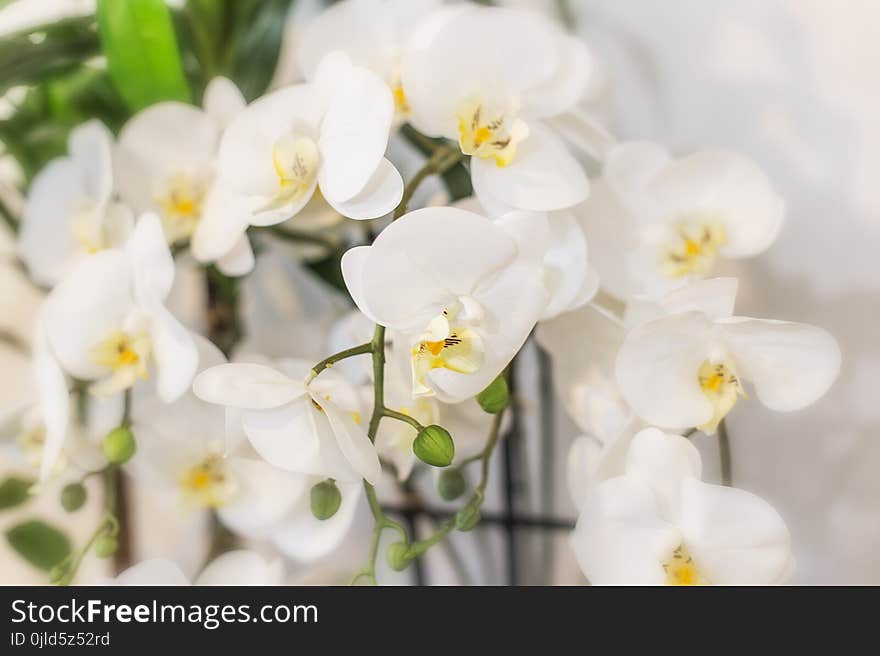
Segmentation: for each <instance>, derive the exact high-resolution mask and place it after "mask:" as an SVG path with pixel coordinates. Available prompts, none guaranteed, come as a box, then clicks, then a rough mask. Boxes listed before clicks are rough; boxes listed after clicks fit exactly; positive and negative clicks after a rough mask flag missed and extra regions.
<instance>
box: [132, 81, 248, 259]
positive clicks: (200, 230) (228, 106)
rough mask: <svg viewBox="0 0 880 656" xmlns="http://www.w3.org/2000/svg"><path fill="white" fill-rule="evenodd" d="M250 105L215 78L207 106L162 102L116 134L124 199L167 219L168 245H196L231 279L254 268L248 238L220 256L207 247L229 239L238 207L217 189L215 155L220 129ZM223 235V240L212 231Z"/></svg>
mask: <svg viewBox="0 0 880 656" xmlns="http://www.w3.org/2000/svg"><path fill="white" fill-rule="evenodd" d="M244 107H245V100H244V97H243V96H242V95H241V92H240V91H239V90H238V88H237V87H236V86H235V85H234V84H233V83H232V82H231V81H229V80H228V79H226V78H222V77H218V78H214V79H213V80H211V82H210V83H209V84H208V86H207V88H206V89H205V96H204V108H199V107H195V106H193V105H188V104H185V103H180V102H170V101H169V102H160V103H157V104H155V105H151V106H150V107H147V108H146V109H144V110H142V111H140V112H138V113H137V114H135V115H134V116H133V117H132V118H131V119H130V120H129V121H128V122H127V123H126V124H125V125H124V126H123V128H122V130H121V131H120V133H119V143H118V146H117V158H116V176H117V179H118V185H119V192H120V194H121V196H122V197H123V198H124V199H125V200H126V202H128V203H129V204H130V205H131V206H132V207H133V208H134V209H135V210H137V211H138V212H147V211H149V212H154V213H156V214H158V215H159V216H160V217H161V219H162V225H163V228H164V231H165V236H166V238H167V240H168V243H169V244H174V243H179V242H183V241H187V240H189V239H192V252H193V255H195V257H196V259H198V260H199V261H201V262H213V261H217V264H218V267H219V268H220V269H221V271H223V272H224V273H227V274H228V275H242V274H244V273H247V272H248V271H249V270H250V269H251V268H252V267H253V259H254V258H253V252H252V251H251V247H250V243H249V242H248V241H247V238H246V237H244V235H242V234H239V235H238V239H237V240H235V241H234V242H232V243H230V244H229V245H228V247H227V248H226V249H225V250H223V252H216V251H213V250H211V249H209V248H205V243H208V242H211V241H212V240H215V239H219V238H222V237H225V220H226V216H227V214H228V213H230V212H234V211H235V210H236V208H239V207H241V202H240V201H238V199H236V198H235V197H234V196H232V195H230V194H228V193H227V190H226V188H225V187H224V186H223V185H220V184H218V183H217V175H216V173H217V149H218V147H219V145H220V137H221V135H222V134H223V130H224V129H225V128H226V126H227V125H228V124H229V123H230V121H232V120H233V118H234V117H235V116H236V115H237V114H239V113H240V112H241V111H242V110H243V109H244ZM218 231H219V232H220V233H221V235H220V236H216V235H215V234H214V233H216V232H218Z"/></svg>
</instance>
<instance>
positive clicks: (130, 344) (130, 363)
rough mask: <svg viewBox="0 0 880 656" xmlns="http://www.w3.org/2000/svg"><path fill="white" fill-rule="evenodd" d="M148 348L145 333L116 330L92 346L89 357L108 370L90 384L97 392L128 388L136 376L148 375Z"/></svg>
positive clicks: (102, 392) (110, 392) (143, 376)
mask: <svg viewBox="0 0 880 656" xmlns="http://www.w3.org/2000/svg"><path fill="white" fill-rule="evenodd" d="M150 351H151V344H150V338H149V336H148V335H147V334H146V333H139V334H137V335H131V334H128V333H126V332H123V331H121V330H116V331H114V332H112V333H110V335H108V336H107V337H106V338H105V339H104V340H102V341H101V342H99V343H98V344H97V345H96V346H95V347H94V348H93V349H92V353H91V356H92V361H93V362H94V363H95V364H98V365H100V366H102V367H106V368H107V369H109V370H110V376H109V377H108V378H106V379H104V380H102V381H100V382H99V383H96V384H95V385H94V386H93V387H92V391H93V392H95V393H96V394H112V393H113V392H118V391H120V390H124V389H128V388H129V387H131V386H132V385H134V383H135V381H136V380H137V379H138V378H147V376H148V375H149V372H148V370H147V363H148V361H149V357H150Z"/></svg>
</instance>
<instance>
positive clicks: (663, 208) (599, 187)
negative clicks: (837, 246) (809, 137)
mask: <svg viewBox="0 0 880 656" xmlns="http://www.w3.org/2000/svg"><path fill="white" fill-rule="evenodd" d="M575 214H576V216H577V217H578V218H579V220H580V222H581V225H582V226H583V229H584V231H585V234H586V236H587V239H588V241H589V242H590V245H591V246H593V248H594V253H595V254H596V255H595V258H594V260H593V263H594V264H595V266H596V267H597V269H598V270H599V275H600V277H601V279H602V285H603V287H604V288H605V289H606V290H607V291H608V292H609V293H611V294H613V295H615V296H617V297H619V298H622V299H628V298H631V297H633V296H635V295H649V296H655V297H656V296H659V295H661V294H663V293H665V292H668V291H670V290H671V289H674V288H676V287H680V286H682V285H683V284H686V283H687V282H689V281H691V280H693V279H695V278H702V277H706V276H707V275H711V273H712V272H713V271H714V270H715V267H716V264H717V262H718V261H719V260H722V259H738V258H745V257H752V256H755V255H757V254H759V253H761V252H763V251H764V250H766V249H767V248H768V247H769V246H770V245H771V244H772V243H773V241H774V240H775V239H776V236H777V235H778V234H779V231H780V228H781V226H782V222H783V217H784V203H783V200H782V198H780V196H779V195H778V194H777V193H776V192H775V191H774V190H773V187H772V186H771V183H770V180H769V179H768V178H767V176H766V175H765V174H764V173H763V172H762V171H761V170H760V169H759V168H758V167H757V165H756V164H754V163H753V162H752V161H751V160H749V159H748V158H746V157H744V156H743V155H740V154H737V153H733V152H728V151H723V150H706V151H700V152H697V153H694V154H692V155H688V156H686V157H683V158H681V159H673V158H672V157H671V156H670V155H669V153H668V152H667V151H665V150H664V149H663V148H661V147H660V146H658V145H655V144H651V143H643V142H633V143H625V144H621V145H619V146H617V147H615V148H613V149H612V150H611V152H610V154H609V155H608V157H607V159H606V160H605V164H604V168H603V174H602V178H601V180H600V181H599V183H597V184H594V185H593V192H592V194H591V196H590V198H589V199H587V201H586V202H585V203H584V204H582V205H581V206H579V207H578V208H576V209H575Z"/></svg>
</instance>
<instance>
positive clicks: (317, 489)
mask: <svg viewBox="0 0 880 656" xmlns="http://www.w3.org/2000/svg"><path fill="white" fill-rule="evenodd" d="M310 500H311V503H312V514H313V515H314V516H315V517H316V518H318V519H320V520H325V519H330V518H331V517H333V515H335V514H336V511H337V510H339V504H341V503H342V493H341V492H340V491H339V488H338V487H336V481H334V480H333V479H332V478H328V479H327V480H326V481H321V482H320V483H316V484H315V485H314V486H312V491H311V494H310Z"/></svg>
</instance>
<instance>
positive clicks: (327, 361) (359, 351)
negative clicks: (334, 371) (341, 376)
mask: <svg viewBox="0 0 880 656" xmlns="http://www.w3.org/2000/svg"><path fill="white" fill-rule="evenodd" d="M372 352H373V342H367V343H366V344H359V345H357V346H352V347H351V348H349V349H345V350H344V351H339V353H334V354H333V355H331V356H330V357H328V358H324V359H323V360H321V361H320V362H319V363H318V364H316V365H315V366H314V367H312V370H311V371H310V372H309V381H310V382H311V381H312V380H314V379H315V378H317V377H318V376H319V375H320V374H321V372H322V371H324V369H326V368H327V367H331V366H333V365H334V364H336V363H337V362H339V361H340V360H345V359H346V358H351V357H353V356H355V355H364V354H366V353H372Z"/></svg>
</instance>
